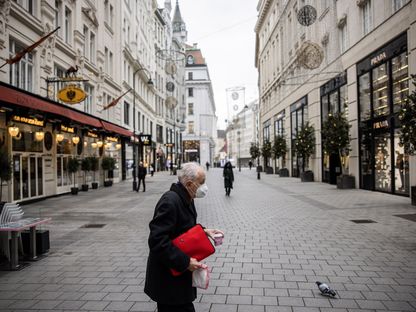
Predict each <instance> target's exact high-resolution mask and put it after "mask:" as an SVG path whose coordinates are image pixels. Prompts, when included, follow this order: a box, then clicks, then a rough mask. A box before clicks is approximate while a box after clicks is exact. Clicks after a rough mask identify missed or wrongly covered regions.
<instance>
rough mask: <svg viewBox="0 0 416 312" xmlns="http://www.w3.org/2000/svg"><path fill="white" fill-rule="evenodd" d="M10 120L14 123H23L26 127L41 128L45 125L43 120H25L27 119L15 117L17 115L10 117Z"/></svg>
mask: <svg viewBox="0 0 416 312" xmlns="http://www.w3.org/2000/svg"><path fill="white" fill-rule="evenodd" d="M12 120H13V121H16V122H21V123H25V124H28V125H33V126H38V127H43V126H44V124H45V121H43V120H39V119H36V118H27V117H22V116H17V115H14V116H12Z"/></svg>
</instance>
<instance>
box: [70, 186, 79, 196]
mask: <svg viewBox="0 0 416 312" xmlns="http://www.w3.org/2000/svg"><path fill="white" fill-rule="evenodd" d="M71 194H72V195H78V188H77V187H71Z"/></svg>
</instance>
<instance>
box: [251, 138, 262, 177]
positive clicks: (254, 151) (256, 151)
mask: <svg viewBox="0 0 416 312" xmlns="http://www.w3.org/2000/svg"><path fill="white" fill-rule="evenodd" d="M250 156H251V158H253V159H257V172H258V173H260V172H261V171H262V169H263V168H262V167H261V166H260V148H259V145H258V144H257V143H253V142H252V143H251V146H250Z"/></svg>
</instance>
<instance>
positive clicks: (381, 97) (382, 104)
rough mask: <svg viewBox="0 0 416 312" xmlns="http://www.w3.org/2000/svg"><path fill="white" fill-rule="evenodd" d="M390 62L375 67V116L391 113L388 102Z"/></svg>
mask: <svg viewBox="0 0 416 312" xmlns="http://www.w3.org/2000/svg"><path fill="white" fill-rule="evenodd" d="M387 70H388V64H387V63H386V64H382V65H380V66H378V67H376V68H374V69H373V109H374V116H375V117H376V116H385V115H388V114H389V113H390V110H389V104H388V82H389V77H388V72H387Z"/></svg>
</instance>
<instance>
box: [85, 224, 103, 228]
mask: <svg viewBox="0 0 416 312" xmlns="http://www.w3.org/2000/svg"><path fill="white" fill-rule="evenodd" d="M104 226H105V224H102V223H89V224H84V225H83V226H81V228H87V229H100V228H102V227H104Z"/></svg>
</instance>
